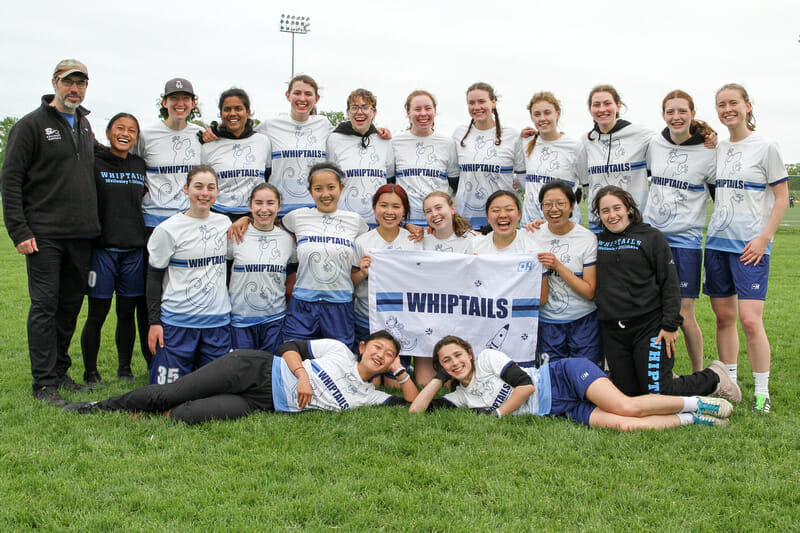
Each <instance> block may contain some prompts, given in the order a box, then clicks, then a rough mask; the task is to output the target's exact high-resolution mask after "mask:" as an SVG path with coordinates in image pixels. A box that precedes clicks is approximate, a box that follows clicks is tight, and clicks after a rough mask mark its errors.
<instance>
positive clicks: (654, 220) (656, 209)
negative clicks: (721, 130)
mask: <svg viewBox="0 0 800 533" xmlns="http://www.w3.org/2000/svg"><path fill="white" fill-rule="evenodd" d="M716 166H717V152H716V150H714V149H709V148H706V147H705V146H703V145H702V144H696V145H676V144H672V143H671V142H669V141H668V140H667V139H665V138H664V135H662V134H660V133H659V134H658V135H656V136H654V137H653V139H652V140H651V141H650V147H649V148H648V149H647V167H648V168H649V169H650V174H651V178H650V192H649V194H648V195H647V207H645V210H644V212H643V213H642V218H643V219H644V221H645V222H647V223H648V224H650V225H651V226H653V227H654V228H656V229H658V230H659V231H660V232H661V233H663V234H664V236H665V237H666V238H667V242H669V245H670V246H672V247H675V248H692V249H696V250H699V249H700V248H702V247H703V226H705V224H706V184H710V185H713V184H714V181H715V179H716Z"/></svg>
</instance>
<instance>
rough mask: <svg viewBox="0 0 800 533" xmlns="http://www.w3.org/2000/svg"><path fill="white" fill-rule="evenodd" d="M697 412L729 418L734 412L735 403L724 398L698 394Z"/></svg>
mask: <svg viewBox="0 0 800 533" xmlns="http://www.w3.org/2000/svg"><path fill="white" fill-rule="evenodd" d="M697 413H699V414H701V415H711V416H715V417H717V418H728V417H729V416H731V413H733V405H731V402H729V401H728V400H726V399H724V398H710V397H708V396H697Z"/></svg>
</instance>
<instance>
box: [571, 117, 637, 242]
mask: <svg viewBox="0 0 800 533" xmlns="http://www.w3.org/2000/svg"><path fill="white" fill-rule="evenodd" d="M652 138H653V132H652V131H650V130H648V129H647V128H643V127H641V126H638V125H636V124H628V125H627V126H625V127H624V128H622V129H620V130H618V131H615V132H613V133H602V134H598V133H597V132H596V131H593V132H592V138H591V140H589V139H588V138H587V137H586V135H583V136H582V137H581V140H582V142H583V146H584V147H585V148H586V159H587V164H588V171H589V173H588V175H589V212H590V213H591V206H592V201H593V200H594V196H595V194H597V191H598V190H600V189H601V188H602V187H605V186H606V185H616V186H617V187H620V188H621V189H624V190H626V191H628V192H629V193H631V196H633V199H634V201H636V205H637V206H638V207H639V211H644V209H645V206H646V204H647V161H646V160H645V156H646V155H647V147H648V146H649V145H650V139H652ZM609 151H610V153H609ZM589 228H590V229H591V230H592V231H597V232H599V231H600V230H601V229H600V221H599V220H597V219H595V218H594V216H593V215H591V214H590V215H589Z"/></svg>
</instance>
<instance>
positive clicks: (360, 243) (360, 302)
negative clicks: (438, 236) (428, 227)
mask: <svg viewBox="0 0 800 533" xmlns="http://www.w3.org/2000/svg"><path fill="white" fill-rule="evenodd" d="M409 235H410V233H409V232H408V230H406V229H405V228H400V233H398V234H397V237H396V238H395V240H393V241H392V242H386V241H385V240H384V239H383V237H381V234H380V233H378V230H377V229H373V230H370V231H368V232H367V233H365V234H364V235H361V236H359V237H357V238H356V250H355V265H354V266H356V267H357V266H358V265H359V264H360V261H361V258H362V257H364V255H365V254H369V252H370V250H422V243H421V242H413V241H410V240H409V239H408V236H409ZM353 303H354V308H355V312H356V322H357V323H358V324H359V325H361V326H366V327H369V278H367V279H365V280H364V281H362V282H361V283H360V284H359V285H358V286H357V287H356V290H355V300H354V302H353Z"/></svg>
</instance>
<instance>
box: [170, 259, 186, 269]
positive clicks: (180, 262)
mask: <svg viewBox="0 0 800 533" xmlns="http://www.w3.org/2000/svg"><path fill="white" fill-rule="evenodd" d="M169 266H174V267H179V268H189V261H187V260H186V259H170V260H169Z"/></svg>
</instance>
